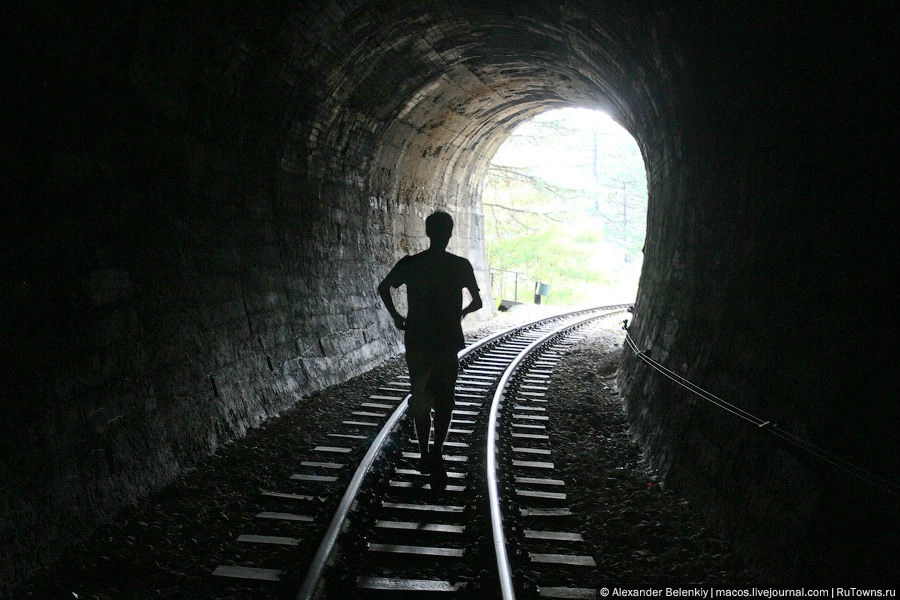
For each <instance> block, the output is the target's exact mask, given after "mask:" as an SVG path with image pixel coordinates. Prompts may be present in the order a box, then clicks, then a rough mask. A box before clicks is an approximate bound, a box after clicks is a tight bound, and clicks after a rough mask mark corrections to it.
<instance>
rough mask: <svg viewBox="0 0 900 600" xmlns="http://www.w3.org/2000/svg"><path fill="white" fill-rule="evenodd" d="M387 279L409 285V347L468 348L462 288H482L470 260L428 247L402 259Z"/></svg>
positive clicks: (406, 340)
mask: <svg viewBox="0 0 900 600" xmlns="http://www.w3.org/2000/svg"><path fill="white" fill-rule="evenodd" d="M387 280H388V282H389V283H390V285H391V286H392V287H395V288H396V287H400V286H401V285H404V284H406V297H407V304H408V311H407V314H406V334H405V336H404V339H405V342H406V349H407V350H414V351H450V352H456V351H457V350H461V349H462V348H464V347H465V340H464V338H463V332H462V324H461V322H460V321H461V319H462V289H463V288H469V289H471V290H478V284H477V283H476V282H475V273H474V271H473V270H472V264H471V263H470V262H469V261H468V260H466V259H465V258H463V257H461V256H456V255H455V254H450V253H449V252H444V251H434V250H426V251H425V252H420V253H419V254H413V255H412V256H405V257H403V258H401V259H400V261H399V262H398V263H397V264H396V265H395V266H394V268H393V269H391V272H390V273H388V276H387Z"/></svg>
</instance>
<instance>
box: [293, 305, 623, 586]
mask: <svg viewBox="0 0 900 600" xmlns="http://www.w3.org/2000/svg"><path fill="white" fill-rule="evenodd" d="M625 306H631V303H627V304H614V305H610V306H597V307H594V308H588V309H584V310H578V311H572V312H568V313H566V312H563V313H557V314H555V315H551V316H549V317H545V318H543V319H538V320H537V321H532V322H530V323H526V324H524V325H517V326H515V327H510V328H508V329H504V330H502V331H499V332H497V333H494V334H491V335H488V336H485V337H483V338H481V339H479V340H477V341H476V342H474V343H472V344H471V345H469V346H467V347H466V348H463V349H462V350H460V351H459V353H458V354H457V359H458V360H462V359H463V358H464V357H466V356H468V355H469V354H471V353H473V352H475V351H477V350H479V349H481V348H483V347H485V346H487V345H488V344H491V343H493V342H495V341H497V340H498V339H500V338H503V337H506V336H508V335H509V334H511V333H514V332H516V331H519V330H522V329H525V328H531V327H536V326H539V325H541V324H542V323H546V322H548V321H553V320H554V319H560V318H564V317H567V316H574V315H580V314H584V313H593V312H597V311H601V310H608V309H613V308H622V307H625ZM591 318H594V317H591ZM585 320H588V319H585ZM562 329H565V328H561V329H560V330H562ZM409 396H410V395H409V394H407V395H406V396H405V397H404V398H403V400H402V401H401V402H400V404H398V405H397V408H395V409H394V412H393V413H391V416H390V417H388V420H387V422H385V424H384V426H383V427H382V428H381V430H380V431H379V432H378V435H376V436H375V439H373V440H372V444H371V446H369V450H368V451H367V452H366V454H365V455H364V456H363V458H362V460H361V461H360V463H359V466H358V467H357V468H356V471H355V472H354V473H353V477H351V479H350V483H349V484H348V485H347V489H346V491H345V492H344V495H343V497H342V498H341V501H340V503H339V504H338V506H337V508H336V509H335V511H334V515H333V516H332V517H331V521H330V522H329V524H328V527H327V528H326V530H325V534H324V535H323V536H322V541H321V542H320V543H319V547H318V548H317V549H316V554H315V556H313V559H312V562H311V563H310V566H309V569H308V570H307V572H306V577H305V578H304V579H303V584H302V585H301V586H300V591H299V592H298V593H297V600H312V598H314V597H315V593H316V590H317V589H318V587H319V583H320V581H321V579H322V574H323V573H324V572H325V566H326V565H327V564H328V561H329V560H330V559H331V555H332V553H333V552H334V549H335V544H336V542H337V538H338V535H339V534H340V532H341V529H342V528H343V527H344V523H345V522H346V521H347V515H348V514H349V513H350V508H351V506H352V505H353V502H354V500H356V496H357V494H358V493H359V489H360V487H362V482H363V480H364V479H365V477H366V475H367V474H368V472H369V469H371V467H372V464H373V463H374V462H375V459H376V458H377V457H378V454H379V453H380V452H381V449H382V446H384V443H385V441H387V439H388V437H389V436H390V434H391V431H392V430H393V429H394V427H396V425H397V423H398V422H399V421H400V419H401V417H403V414H404V413H405V412H406V409H407V407H408V405H409Z"/></svg>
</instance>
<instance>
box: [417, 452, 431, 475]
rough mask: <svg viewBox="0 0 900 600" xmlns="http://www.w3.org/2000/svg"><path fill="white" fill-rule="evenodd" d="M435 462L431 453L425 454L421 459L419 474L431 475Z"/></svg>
mask: <svg viewBox="0 0 900 600" xmlns="http://www.w3.org/2000/svg"><path fill="white" fill-rule="evenodd" d="M433 464H434V461H433V460H432V458H431V453H430V452H425V453H423V454H422V456H420V457H419V473H421V474H422V475H427V474H428V473H431V469H432V465H433Z"/></svg>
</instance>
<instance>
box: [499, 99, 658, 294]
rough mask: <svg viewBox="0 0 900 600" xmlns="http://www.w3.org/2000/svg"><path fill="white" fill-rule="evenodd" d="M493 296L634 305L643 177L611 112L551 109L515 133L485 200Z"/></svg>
mask: <svg viewBox="0 0 900 600" xmlns="http://www.w3.org/2000/svg"><path fill="white" fill-rule="evenodd" d="M482 207H483V210H484V228H485V245H486V249H487V255H488V256H487V258H488V264H489V266H490V282H491V291H492V293H493V297H494V299H495V301H496V302H500V303H501V306H502V307H503V308H506V307H507V306H511V305H512V304H513V303H516V302H542V303H544V304H551V305H557V306H559V305H562V306H586V305H590V304H592V303H593V304H595V305H596V304H611V303H613V302H617V301H618V302H633V301H634V299H635V297H636V294H637V285H638V279H639V277H640V268H641V264H642V263H643V244H644V232H645V228H646V225H647V178H646V174H645V170H644V161H643V158H642V157H641V153H640V149H639V148H638V145H637V142H636V141H635V140H634V138H633V137H631V135H630V134H629V133H628V132H627V131H626V130H625V129H624V128H623V127H622V126H621V125H619V124H618V123H616V122H615V121H614V120H613V119H612V118H610V117H609V115H607V114H605V113H603V112H600V111H596V110H591V109H586V108H563V109H551V110H548V111H546V112H544V113H542V114H540V115H538V116H536V117H534V118H533V119H531V120H529V121H527V122H525V123H523V124H521V125H519V126H518V127H516V128H515V130H513V132H512V134H511V135H510V136H509V138H507V140H506V142H505V143H504V144H503V145H502V146H501V147H500V149H499V150H498V151H497V153H496V154H495V155H494V157H493V160H492V161H491V164H490V165H489V167H488V171H487V176H486V180H485V185H484V192H483V195H482Z"/></svg>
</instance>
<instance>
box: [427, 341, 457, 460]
mask: <svg viewBox="0 0 900 600" xmlns="http://www.w3.org/2000/svg"><path fill="white" fill-rule="evenodd" d="M458 371H459V363H458V362H457V359H456V354H453V355H450V356H446V357H443V358H442V359H441V361H440V363H439V364H437V365H435V368H434V371H433V373H432V382H433V384H434V388H433V394H434V449H433V452H432V453H433V454H434V455H435V456H441V452H442V450H443V446H444V441H445V440H446V439H447V432H448V431H449V429H450V422H451V420H452V419H453V407H454V405H455V404H456V401H455V392H456V376H457V372H458Z"/></svg>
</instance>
